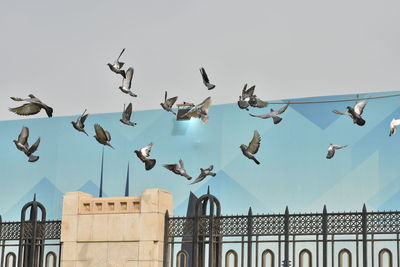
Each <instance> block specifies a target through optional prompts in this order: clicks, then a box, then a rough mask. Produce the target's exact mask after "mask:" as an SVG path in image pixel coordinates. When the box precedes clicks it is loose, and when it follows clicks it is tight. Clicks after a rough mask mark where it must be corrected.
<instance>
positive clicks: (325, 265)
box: [322, 205, 328, 267]
mask: <svg viewBox="0 0 400 267" xmlns="http://www.w3.org/2000/svg"><path fill="white" fill-rule="evenodd" d="M322 267H328V213H327V211H326V205H324V209H323V211H322Z"/></svg>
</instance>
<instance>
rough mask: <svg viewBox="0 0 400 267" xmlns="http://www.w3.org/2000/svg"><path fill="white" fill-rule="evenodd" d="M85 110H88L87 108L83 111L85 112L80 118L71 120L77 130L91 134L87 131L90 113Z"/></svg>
mask: <svg viewBox="0 0 400 267" xmlns="http://www.w3.org/2000/svg"><path fill="white" fill-rule="evenodd" d="M85 112H86V109H85V111H84V112H83V114H82V115H81V116H79V118H77V119H76V121H71V124H72V126H73V127H74V128H75V129H76V130H78V131H79V132H82V133H84V134H86V135H87V136H89V135H88V134H87V132H86V131H85V121H86V119H87V117H88V116H89V114H85Z"/></svg>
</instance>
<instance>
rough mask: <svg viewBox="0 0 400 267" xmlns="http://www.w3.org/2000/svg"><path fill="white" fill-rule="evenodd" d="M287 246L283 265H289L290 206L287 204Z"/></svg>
mask: <svg viewBox="0 0 400 267" xmlns="http://www.w3.org/2000/svg"><path fill="white" fill-rule="evenodd" d="M284 231H285V243H284V245H285V248H284V260H283V267H289V208H288V207H287V206H286V209H285V229H284Z"/></svg>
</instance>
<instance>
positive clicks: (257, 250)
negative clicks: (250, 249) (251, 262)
mask: <svg viewBox="0 0 400 267" xmlns="http://www.w3.org/2000/svg"><path fill="white" fill-rule="evenodd" d="M256 267H258V235H257V236H256Z"/></svg>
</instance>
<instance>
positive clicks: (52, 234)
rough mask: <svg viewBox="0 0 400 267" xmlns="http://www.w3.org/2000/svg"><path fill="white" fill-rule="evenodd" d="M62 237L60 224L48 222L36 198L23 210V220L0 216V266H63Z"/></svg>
mask: <svg viewBox="0 0 400 267" xmlns="http://www.w3.org/2000/svg"><path fill="white" fill-rule="evenodd" d="M28 213H29V216H27V214H28ZM60 236H61V221H47V220H46V209H45V207H44V206H43V205H42V204H41V203H39V202H37V201H36V200H35V198H34V200H33V201H31V202H29V203H27V204H25V206H24V207H23V208H22V211H21V221H19V222H2V220H1V217H0V267H16V266H18V267H43V266H45V267H60V255H61V243H60Z"/></svg>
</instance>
